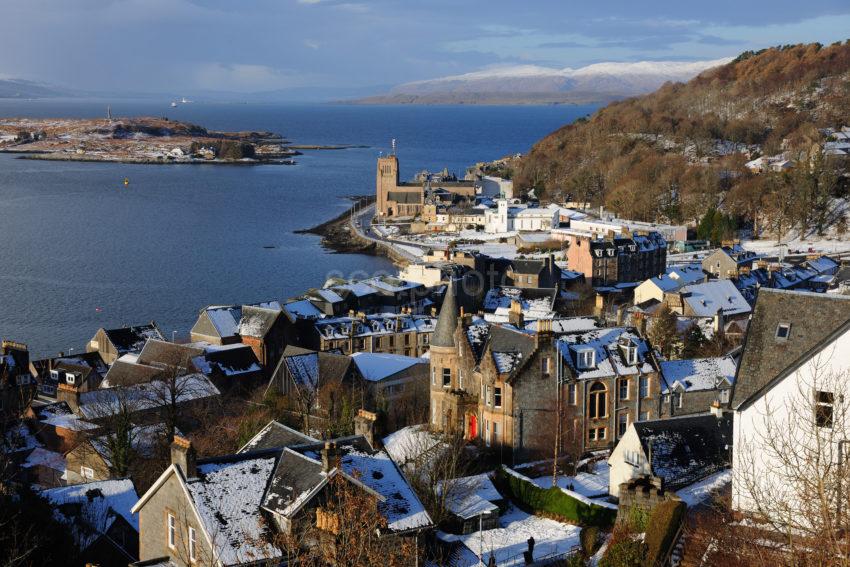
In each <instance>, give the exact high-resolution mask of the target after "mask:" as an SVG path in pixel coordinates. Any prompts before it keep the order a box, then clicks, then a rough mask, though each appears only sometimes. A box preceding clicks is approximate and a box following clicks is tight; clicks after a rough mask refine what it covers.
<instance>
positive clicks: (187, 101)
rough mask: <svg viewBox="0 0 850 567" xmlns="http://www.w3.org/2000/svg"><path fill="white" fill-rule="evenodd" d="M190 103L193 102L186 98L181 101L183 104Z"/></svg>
mask: <svg viewBox="0 0 850 567" xmlns="http://www.w3.org/2000/svg"><path fill="white" fill-rule="evenodd" d="M190 102H192V101H191V100H189V99H187V98H186V97H185V96H184V97H183V98H181V99H180V103H181V104H189V103H190Z"/></svg>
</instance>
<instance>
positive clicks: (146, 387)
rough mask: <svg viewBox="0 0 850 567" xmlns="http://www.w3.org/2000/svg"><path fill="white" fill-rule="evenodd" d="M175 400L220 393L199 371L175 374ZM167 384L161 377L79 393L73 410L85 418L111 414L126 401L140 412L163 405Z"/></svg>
mask: <svg viewBox="0 0 850 567" xmlns="http://www.w3.org/2000/svg"><path fill="white" fill-rule="evenodd" d="M174 384H175V385H174V392H176V393H177V403H185V402H189V401H192V400H198V399H201V398H209V397H212V396H218V395H219V394H220V392H219V391H218V388H216V387H215V384H213V383H212V382H211V381H210V379H209V378H207V377H206V376H204V375H203V374H201V373H195V374H187V375H185V376H179V377H177V378H176V379H175V382H174ZM169 391H170V388H169V385H168V384H167V383H166V382H163V381H161V380H154V381H152V382H145V383H142V384H134V385H132V386H126V387H121V388H102V389H99V390H92V391H90V392H83V393H82V394H80V405H79V409H78V410H77V413H78V414H79V415H80V416H81V417H83V418H87V419H97V418H101V417H105V416H107V415H113V414H115V413H116V412H118V411H120V410H121V408H122V405H124V404H126V405H127V406H128V407H129V408H130V409H131V411H142V410H147V409H153V408H157V407H160V406H163V405H165V404H166V403H167V402H166V400H168V398H169Z"/></svg>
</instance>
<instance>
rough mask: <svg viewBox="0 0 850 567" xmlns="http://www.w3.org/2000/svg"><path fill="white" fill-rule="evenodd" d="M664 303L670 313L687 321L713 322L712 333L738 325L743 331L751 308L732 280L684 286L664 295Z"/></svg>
mask: <svg viewBox="0 0 850 567" xmlns="http://www.w3.org/2000/svg"><path fill="white" fill-rule="evenodd" d="M664 303H665V304H667V306H668V307H669V308H670V310H671V311H673V313H677V314H679V315H682V316H683V317H687V318H690V319H696V320H698V319H714V320H715V321H714V330H715V331H716V332H717V331H723V330H726V328H727V327H728V325H729V323H731V322H737V323H739V324H740V325H742V326H743V327H744V328H746V322H747V319H748V318H749V316H750V313H751V312H752V307H751V306H750V304H749V302H748V301H747V300H746V299H745V298H744V296H743V295H742V294H741V292H740V291H738V288H737V287H735V284H734V283H733V282H732V281H731V280H712V281H708V282H705V283H700V284H692V285H686V286H684V287H682V288H681V289H680V290H679V291H677V292H672V293H666V294H664Z"/></svg>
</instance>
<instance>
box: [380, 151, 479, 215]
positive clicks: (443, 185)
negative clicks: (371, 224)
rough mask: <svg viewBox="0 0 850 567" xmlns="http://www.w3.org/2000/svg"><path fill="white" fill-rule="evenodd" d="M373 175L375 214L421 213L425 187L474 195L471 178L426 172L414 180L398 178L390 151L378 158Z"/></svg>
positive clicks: (469, 196)
mask: <svg viewBox="0 0 850 567" xmlns="http://www.w3.org/2000/svg"><path fill="white" fill-rule="evenodd" d="M375 178H376V198H377V201H376V207H377V209H376V210H377V213H378V216H379V217H382V218H394V217H415V216H418V215H420V214H422V210H423V206H424V204H425V192H426V190H427V189H430V188H431V187H434V188H435V189H443V190H445V191H447V192H448V193H451V194H452V195H453V196H457V197H461V198H465V199H472V198H474V197H475V191H476V188H475V183H474V182H473V181H457V180H450V181H449V180H443V177H437V178H436V179H435V178H434V177H433V176H430V178H429V179H425V180H422V181H419V182H414V183H404V182H401V181H399V168H398V157H397V156H396V155H395V152H393V153H392V154H391V155H388V156H384V157H379V158H378V169H377V174H376V176H375Z"/></svg>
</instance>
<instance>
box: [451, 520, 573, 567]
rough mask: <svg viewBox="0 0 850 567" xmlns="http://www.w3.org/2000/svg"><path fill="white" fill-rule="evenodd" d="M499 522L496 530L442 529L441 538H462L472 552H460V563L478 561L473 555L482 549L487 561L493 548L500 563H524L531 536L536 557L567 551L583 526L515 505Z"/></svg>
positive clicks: (465, 566)
mask: <svg viewBox="0 0 850 567" xmlns="http://www.w3.org/2000/svg"><path fill="white" fill-rule="evenodd" d="M499 525H500V526H501V527H499V528H496V529H493V530H484V531H483V532H475V533H471V534H467V535H452V534H445V533H440V538H441V539H443V540H444V541H460V542H461V543H463V545H464V546H466V548H467V549H468V550H469V551H470V552H471V553H463V554H460V555H461V557H460V558H459V559H460V562H458V563H456V564H455V565H456V566H457V567H473V566H475V565H478V561H477V559H476V560H474V561H473V560H472V558H473V556H475V557H477V556H479V554H480V553H481V552H483V554H484V562H485V563H486V562H487V559H488V558H489V557H490V553H491V552H492V553H493V555H495V556H496V563H497V564H498V565H523V560H522V553H523V552H524V551H526V550H527V549H528V538H530V537H532V536H533V537H534V542H535V543H534V557H535V558H536V559H540V558H542V557H545V556H549V555H556V554H560V553H566V552H568V551H570V550H571V549H573V548H574V547H576V546H578V545H579V533H580V532H581V528H580V527H578V526H573V525H570V524H562V523H561V522H556V521H555V520H550V519H548V518H540V517H538V516H532V515H530V514H526V513H525V512H523V511H522V510H520V509H518V508H515V507H514V506H510V507H509V508H508V510H507V511H506V512H505V513H504V514H503V515H502V516H501V517H500V518H499Z"/></svg>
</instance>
